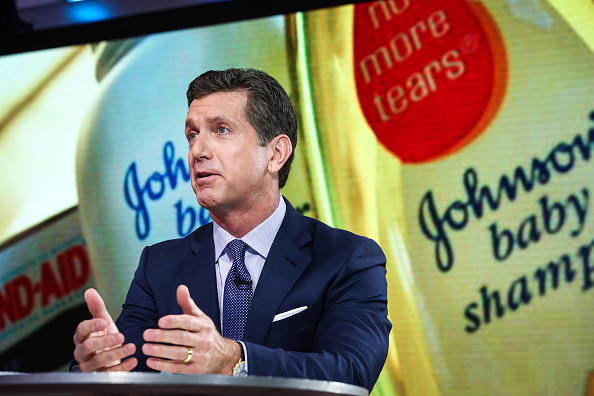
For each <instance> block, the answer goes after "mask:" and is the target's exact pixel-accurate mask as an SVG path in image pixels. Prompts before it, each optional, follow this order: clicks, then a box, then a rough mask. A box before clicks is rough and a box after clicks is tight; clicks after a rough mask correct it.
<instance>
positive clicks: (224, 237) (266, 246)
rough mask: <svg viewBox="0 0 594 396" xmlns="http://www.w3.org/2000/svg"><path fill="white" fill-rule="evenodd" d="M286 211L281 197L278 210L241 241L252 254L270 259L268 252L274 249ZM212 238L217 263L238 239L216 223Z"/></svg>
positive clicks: (214, 223)
mask: <svg viewBox="0 0 594 396" xmlns="http://www.w3.org/2000/svg"><path fill="white" fill-rule="evenodd" d="M286 211H287V205H286V204H285V200H284V199H283V196H282V195H281V196H280V199H279V203H278V207H277V208H276V210H275V211H274V212H273V213H272V214H271V215H270V216H268V218H267V219H266V220H264V221H263V222H261V223H260V224H258V225H257V226H256V227H255V228H254V229H252V230H251V231H250V232H248V233H247V234H246V235H244V236H243V238H240V239H241V240H242V241H244V242H245V243H247V244H248V246H249V248H250V250H251V251H252V252H255V253H257V254H259V255H260V256H262V257H263V258H264V259H266V257H268V252H270V248H271V247H272V242H274V238H275V237H276V234H277V233H278V230H279V229H280V226H281V224H282V222H283V219H284V218H285V213H286ZM212 236H213V240H214V249H215V259H216V260H215V261H218V260H219V258H220V257H221V254H223V251H224V250H225V248H226V247H227V244H228V243H229V242H231V241H232V240H234V239H236V238H235V237H234V236H233V235H231V234H229V233H228V232H227V231H226V230H224V229H223V227H221V226H220V225H218V224H217V223H216V222H214V221H213V227H212Z"/></svg>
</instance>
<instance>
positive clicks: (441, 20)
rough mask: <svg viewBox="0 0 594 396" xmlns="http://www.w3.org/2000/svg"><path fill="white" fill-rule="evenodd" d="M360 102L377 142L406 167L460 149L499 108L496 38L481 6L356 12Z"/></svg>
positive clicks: (407, 3)
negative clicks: (404, 163) (406, 164)
mask: <svg viewBox="0 0 594 396" xmlns="http://www.w3.org/2000/svg"><path fill="white" fill-rule="evenodd" d="M354 23H355V28H354V66H355V81H356V84H357V93H358V96H359V102H360V104H361V108H362V109H363V113H364V114H365V118H366V119H367V122H368V123H369V125H370V126H371V128H372V129H373V131H374V132H375V134H376V136H377V138H378V139H379V141H380V142H381V143H382V144H383V145H384V146H385V147H386V148H388V150H390V151H391V152H392V153H394V154H395V155H396V156H397V157H398V158H400V159H401V160H402V161H403V162H406V163H422V162H427V161H431V160H435V159H437V158H440V157H443V156H446V155H448V154H451V153H454V152H456V151H458V150H460V149H461V148H462V147H464V146H466V145H467V144H468V143H470V142H471V141H472V140H474V139H475V138H476V137H477V136H478V135H479V134H480V133H482V132H483V131H484V130H485V128H486V127H487V126H488V125H489V123H490V122H491V121H492V119H493V117H494V116H495V114H496V113H497V111H498V110H499V107H500V105H501V102H502V100H503V96H504V93H505V88H506V85H507V59H506V55H505V49H504V46H503V40H502V37H501V34H500V33H499V31H498V30H497V27H496V25H495V23H494V22H493V20H492V19H491V16H490V15H489V13H488V11H487V10H486V9H485V8H484V6H483V5H482V4H480V3H479V2H475V1H468V2H467V1H463V0H441V1H435V0H387V1H375V2H369V3H360V4H357V5H356V6H355V22H354Z"/></svg>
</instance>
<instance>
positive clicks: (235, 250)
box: [227, 239, 247, 261]
mask: <svg viewBox="0 0 594 396" xmlns="http://www.w3.org/2000/svg"><path fill="white" fill-rule="evenodd" d="M227 247H228V248H229V251H230V252H231V255H232V256H233V260H240V261H243V260H244V259H245V249H246V247H247V244H246V243H245V242H244V241H242V240H241V239H234V240H232V241H231V242H229V244H227Z"/></svg>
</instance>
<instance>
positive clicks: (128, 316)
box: [116, 247, 159, 371]
mask: <svg viewBox="0 0 594 396" xmlns="http://www.w3.org/2000/svg"><path fill="white" fill-rule="evenodd" d="M148 254H149V248H148V247H145V248H144V250H143V251H142V255H141V256H140V263H139V265H138V268H137V269H136V272H135V273H134V279H133V280H132V284H131V285H130V289H129V290H128V294H127V296H126V301H125V303H124V305H123V306H122V313H121V314H120V317H119V318H118V319H117V320H116V326H117V327H118V330H120V332H121V333H122V334H124V337H125V339H126V340H125V343H129V342H132V343H133V344H134V345H136V353H135V354H134V355H133V357H135V358H137V359H138V365H137V366H136V367H135V368H134V370H133V371H155V370H153V369H151V368H150V367H148V366H147V365H146V359H147V357H146V356H145V355H144V354H143V353H142V345H143V344H144V339H143V337H142V335H143V333H144V331H145V330H146V329H149V328H156V327H158V325H157V322H158V320H159V317H158V314H157V308H156V306H155V300H154V297H153V293H152V290H151V288H150V286H149V284H148V282H147V279H146V276H145V271H146V263H147V258H148Z"/></svg>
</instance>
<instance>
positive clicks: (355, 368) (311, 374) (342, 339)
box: [245, 239, 392, 391]
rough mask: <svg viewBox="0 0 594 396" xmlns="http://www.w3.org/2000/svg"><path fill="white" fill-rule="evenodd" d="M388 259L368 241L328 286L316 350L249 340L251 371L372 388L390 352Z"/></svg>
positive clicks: (314, 346)
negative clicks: (287, 348)
mask: <svg viewBox="0 0 594 396" xmlns="http://www.w3.org/2000/svg"><path fill="white" fill-rule="evenodd" d="M385 264H386V258H385V256H384V254H383V252H382V250H381V248H380V247H379V246H378V245H377V243H375V242H374V241H372V240H370V239H364V240H363V241H362V242H361V243H359V244H357V246H355V247H354V248H353V251H352V252H351V254H350V255H349V256H348V258H347V259H346V262H344V263H341V265H342V267H341V269H340V271H339V272H338V275H337V276H336V278H335V279H334V280H333V281H332V284H331V286H330V288H329V290H328V293H327V295H326V297H325V301H324V314H323V316H322V318H321V320H320V322H319V324H318V328H317V331H316V333H315V338H314V342H313V347H312V351H311V352H296V351H286V350H283V349H271V348H268V347H265V346H261V345H256V344H253V343H249V342H246V343H245V346H246V352H247V358H248V374H249V375H260V376H281V377H295V378H309V379H320V380H329V381H339V382H345V383H351V384H355V385H359V386H362V387H365V388H367V389H368V390H370V391H371V389H372V388H373V385H374V384H375V382H376V381H377V378H378V377H379V373H380V371H381V370H382V367H383V365H384V363H385V361H386V357H387V354H388V338H389V333H390V330H391V327H392V325H391V323H390V322H389V321H388V318H387V314H388V309H387V282H386V267H385Z"/></svg>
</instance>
